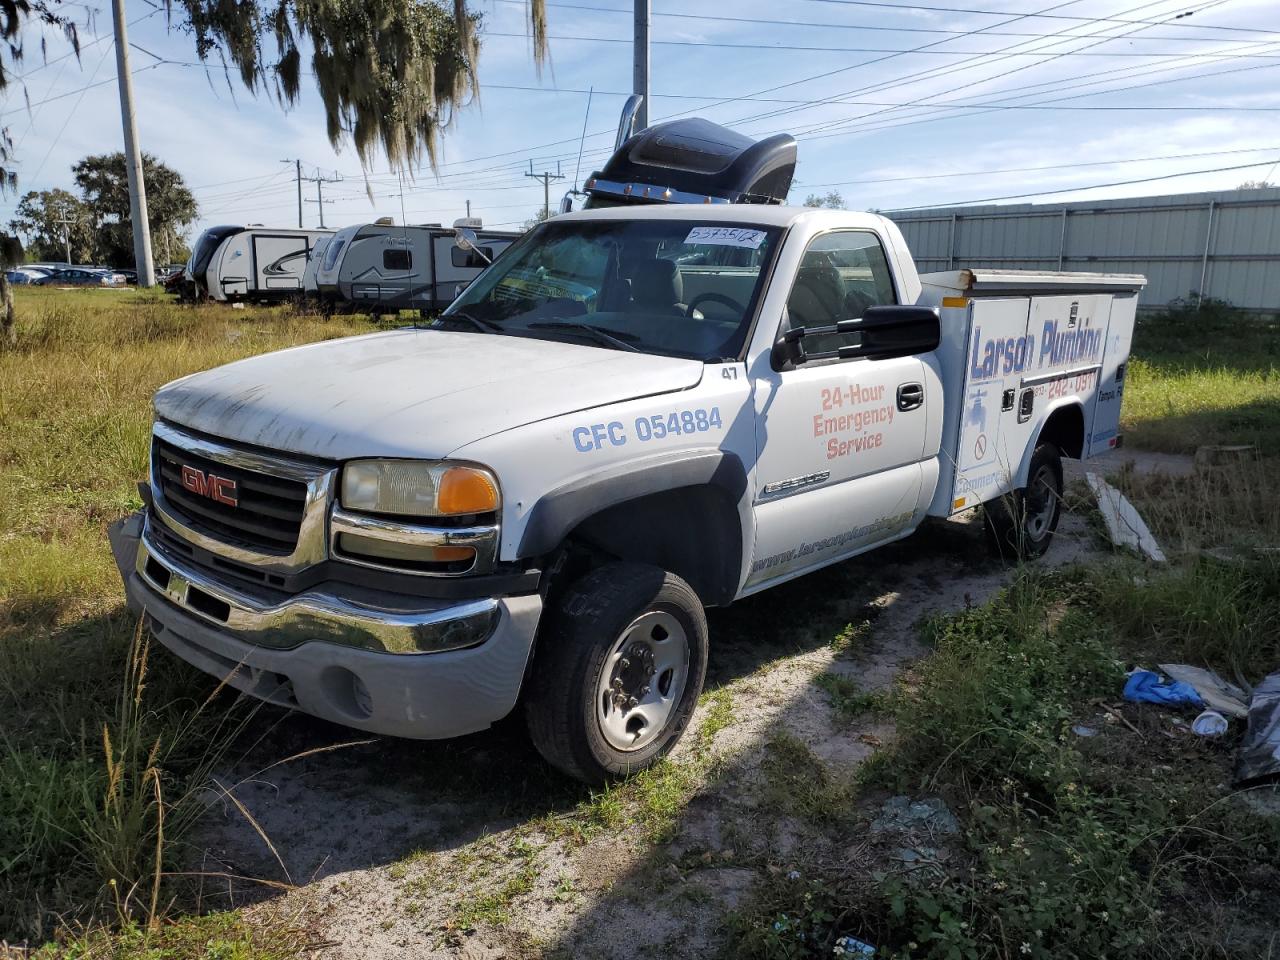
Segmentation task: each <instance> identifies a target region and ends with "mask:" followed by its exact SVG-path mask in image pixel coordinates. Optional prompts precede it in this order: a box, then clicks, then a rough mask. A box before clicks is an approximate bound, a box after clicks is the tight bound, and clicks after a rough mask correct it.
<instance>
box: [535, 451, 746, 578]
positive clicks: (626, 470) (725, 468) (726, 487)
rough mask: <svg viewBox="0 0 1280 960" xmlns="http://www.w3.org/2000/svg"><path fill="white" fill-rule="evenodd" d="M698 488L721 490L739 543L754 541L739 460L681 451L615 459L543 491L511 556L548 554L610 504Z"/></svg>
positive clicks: (730, 455)
mask: <svg viewBox="0 0 1280 960" xmlns="http://www.w3.org/2000/svg"><path fill="white" fill-rule="evenodd" d="M701 486H710V487H714V488H716V489H718V490H721V491H722V492H723V493H724V494H725V495H726V496H727V497H728V498H729V502H730V503H733V504H735V505H736V506H737V510H738V518H739V520H740V522H741V524H742V540H743V543H744V544H749V543H751V542H753V540H754V534H755V530H754V522H753V515H752V512H751V497H750V496H749V494H748V489H749V485H748V482H747V470H746V467H745V466H744V465H743V463H742V460H741V459H739V457H738V456H737V454H735V453H732V452H728V451H724V450H719V449H714V448H711V449H686V450H675V451H671V452H670V453H662V454H656V455H654V456H650V457H644V458H642V459H638V460H630V461H626V462H623V463H615V464H612V465H609V466H606V467H604V468H603V469H601V470H599V471H597V472H595V473H590V474H587V475H586V476H582V477H577V478H575V479H574V480H571V481H569V482H568V483H565V484H563V485H561V486H559V487H556V488H555V489H553V490H550V491H548V492H547V493H545V494H543V495H542V496H541V497H539V498H538V500H537V502H536V503H535V504H534V505H533V507H532V509H531V510H530V511H529V518H528V521H527V522H526V524H525V527H524V532H523V534H522V535H521V538H520V544H519V547H518V548H517V550H516V556H517V558H519V559H527V558H533V557H539V556H543V555H545V554H547V553H549V552H551V551H552V550H554V549H555V548H556V547H557V546H558V545H559V544H560V543H561V542H562V541H563V540H564V538H565V537H566V536H568V534H569V533H570V532H571V531H572V530H573V529H574V528H575V527H577V526H578V525H579V524H580V523H582V521H584V520H586V519H587V518H588V517H591V516H593V515H595V514H597V513H599V512H601V511H602V510H607V509H608V508H609V507H614V506H617V505H618V504H621V503H626V502H627V501H628V500H635V499H638V498H639V497H644V496H648V495H650V494H654V493H663V492H666V491H668V490H676V489H679V488H681V487H701ZM746 552H749V551H745V550H744V553H746Z"/></svg>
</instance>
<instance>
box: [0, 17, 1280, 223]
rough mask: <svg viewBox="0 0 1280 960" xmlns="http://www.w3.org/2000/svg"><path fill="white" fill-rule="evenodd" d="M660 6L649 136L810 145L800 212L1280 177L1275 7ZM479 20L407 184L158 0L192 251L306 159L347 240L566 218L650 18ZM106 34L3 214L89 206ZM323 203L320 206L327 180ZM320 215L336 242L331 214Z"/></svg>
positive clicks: (1088, 194) (160, 122) (143, 86)
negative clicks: (571, 191)
mask: <svg viewBox="0 0 1280 960" xmlns="http://www.w3.org/2000/svg"><path fill="white" fill-rule="evenodd" d="M652 4H653V21H652V23H653V26H652V32H651V37H652V40H653V41H654V42H653V45H652V69H651V89H652V99H651V106H650V121H651V122H658V121H661V120H663V119H667V118H671V117H676V116H705V117H708V118H709V119H712V120H714V121H716V122H718V123H723V124H725V125H727V126H730V127H733V128H734V129H737V130H739V131H741V132H742V133H745V134H747V135H749V136H753V137H757V138H758V137H762V136H765V135H769V134H773V133H777V132H788V133H792V134H794V135H795V136H796V137H797V139H798V140H799V142H800V146H799V164H798V167H797V170H796V182H795V185H794V187H793V189H792V193H791V202H793V203H799V202H802V201H803V200H804V198H805V196H806V195H808V194H810V193H826V192H827V191H828V190H837V191H839V192H840V193H841V195H842V197H843V199H844V201H845V204H846V205H847V206H848V207H849V208H850V209H859V210H861V209H881V210H893V209H904V208H908V207H921V206H942V205H949V204H953V203H961V202H969V201H979V200H984V201H985V200H989V199H991V198H1000V197H1014V196H1018V197H1019V198H1020V199H1019V200H1018V201H1017V202H1023V203H1025V202H1029V201H1031V202H1045V203H1052V202H1059V201H1068V200H1084V199H1103V198H1112V197H1126V196H1151V195H1159V194H1166V193H1187V192H1194V191H1200V190H1219V189H1230V188H1233V187H1235V186H1237V185H1239V184H1240V183H1241V182H1243V181H1246V180H1260V179H1266V178H1270V179H1271V180H1272V181H1273V182H1274V181H1276V180H1280V92H1278V91H1280V84H1277V80H1278V79H1280V6H1277V3H1276V0H1200V2H1196V3H1194V4H1190V5H1189V4H1188V3H1187V0H1154V2H1145V3H1139V2H1136V0H1065V2H1064V0H1057V2H1053V0H920V2H919V3H908V2H905V0H878V2H869V0H788V2H786V3H777V2H773V3H766V2H762V0H736V2H734V3H732V4H728V3H723V2H715V0H652ZM471 7H472V9H474V10H475V11H477V12H479V13H481V14H482V15H483V25H482V28H481V42H482V51H481V55H480V65H479V77H480V97H479V100H478V101H477V102H475V103H473V104H472V105H471V106H469V107H467V108H466V109H464V110H463V111H461V113H460V114H459V116H458V117H457V120H456V123H455V124H454V125H453V126H452V127H450V128H449V129H448V130H447V131H446V133H445V135H444V138H443V146H442V149H441V151H440V155H439V157H438V166H437V168H436V169H435V170H434V171H433V170H431V169H429V168H426V169H422V170H415V171H410V172H408V173H401V174H397V173H396V172H393V171H391V170H390V169H389V167H388V165H387V163H386V161H385V159H384V158H381V157H377V158H375V159H374V160H373V161H372V162H371V164H370V165H369V167H368V169H363V168H362V166H361V163H360V160H359V158H358V157H357V156H356V154H355V151H354V149H353V148H352V147H351V146H350V144H338V145H336V146H335V145H333V144H331V143H330V142H329V139H328V137H327V135H326V133H325V123H324V116H323V112H322V110H321V108H320V104H319V99H318V97H317V96H316V95H315V94H314V93H313V91H312V90H311V89H310V87H309V86H308V81H309V78H308V77H307V76H305V75H304V77H303V88H304V94H303V97H302V100H301V102H300V103H298V104H297V105H296V106H295V107H294V108H292V109H289V110H285V109H283V108H281V106H280V105H279V104H278V103H277V102H276V101H275V100H274V99H272V98H270V97H268V96H265V95H259V96H256V97H255V96H254V95H253V94H251V93H249V92H248V91H246V90H245V89H244V88H243V87H242V86H240V84H239V81H238V80H236V79H231V80H228V78H227V77H226V76H225V75H224V74H223V72H222V70H221V68H220V67H219V66H216V65H211V66H210V67H209V68H208V69H206V68H204V67H202V66H200V65H199V63H198V62H197V56H196V52H195V48H194V43H193V41H192V39H191V37H190V36H188V35H186V34H184V33H182V32H181V31H179V30H177V29H172V30H171V29H170V28H169V27H168V26H167V24H166V21H165V15H164V13H163V12H161V11H160V10H159V9H157V8H156V7H155V6H153V5H152V2H151V0H127V7H126V16H127V18H128V20H129V21H130V23H131V26H130V27H129V39H130V42H131V44H132V46H133V49H132V52H131V57H132V68H133V72H134V88H135V97H136V103H137V113H138V128H139V136H140V140H141V144H142V146H143V149H145V150H146V151H147V152H148V153H151V154H154V155H155V156H157V157H158V158H159V159H160V160H162V161H163V162H164V163H166V164H168V165H169V166H171V167H173V168H175V169H176V170H177V171H178V172H179V173H181V174H182V176H183V177H184V178H185V180H186V182H187V184H188V185H189V186H190V187H191V188H192V190H193V192H194V193H195V195H196V199H197V201H198V202H199V204H200V219H199V220H198V221H197V223H196V224H195V225H194V226H193V230H192V236H193V237H194V235H195V233H196V232H198V231H199V230H200V229H203V227H205V226H208V225H210V224H215V223H262V224H266V225H271V226H292V225H296V223H297V216H298V214H297V198H296V193H295V189H296V187H295V181H294V172H295V168H294V164H293V161H294V160H295V159H301V160H302V163H303V173H304V175H306V176H309V177H310V176H315V175H317V174H319V175H322V176H324V177H328V178H334V177H338V178H340V179H339V180H338V181H337V182H332V183H326V184H324V186H323V190H324V196H325V198H326V201H329V200H332V201H333V202H331V203H330V202H326V203H325V204H324V220H325V224H326V225H327V226H330V227H334V226H341V225H344V224H348V223H358V222H365V221H369V220H373V219H375V218H377V217H379V216H391V217H394V218H395V221H396V222H397V223H400V222H408V223H423V222H441V223H446V224H448V223H452V222H453V220H454V219H456V218H457V217H460V216H463V215H464V214H465V213H466V203H467V201H468V200H470V201H471V212H472V215H473V216H478V217H481V218H482V219H483V220H484V223H485V225H486V226H503V227H518V226H519V225H520V224H521V223H523V222H524V221H526V220H527V219H529V218H530V217H531V216H533V215H534V213H535V212H536V210H537V209H538V208H540V207H541V205H542V200H543V188H542V185H541V183H540V182H538V181H535V180H533V179H531V178H529V177H527V176H525V175H524V174H525V173H526V172H528V171H529V169H530V165H531V164H532V169H533V171H534V172H535V173H541V172H543V171H547V170H551V171H556V170H559V171H560V172H561V173H562V174H563V175H564V177H565V179H564V180H563V181H559V182H556V183H553V184H552V186H551V191H552V193H551V202H552V206H553V207H554V206H555V204H556V202H557V200H558V198H559V197H560V195H562V194H563V192H564V190H565V189H567V188H568V187H569V186H570V185H572V184H574V183H580V182H581V181H582V180H583V179H585V178H586V177H587V176H588V175H589V174H590V173H591V171H592V170H594V169H597V168H598V166H599V165H601V164H602V163H603V161H604V159H605V158H606V157H607V155H608V153H609V149H610V147H611V145H612V143H613V137H614V132H615V131H616V128H617V123H618V113H619V110H620V108H621V106H622V104H623V101H624V100H625V98H626V95H627V94H628V93H629V92H630V88H631V63H632V61H631V27H632V19H631V6H630V5H629V4H628V3H627V2H626V0H548V33H549V35H550V37H551V41H550V46H551V63H550V65H549V66H548V67H546V68H544V69H543V71H542V72H541V74H539V73H538V71H537V70H536V69H535V67H534V64H533V58H532V52H531V51H532V47H531V43H530V40H529V38H528V35H527V22H528V20H527V18H528V14H527V8H526V6H525V3H524V2H523V0H473V2H472V3H471ZM1189 10H1190V11H1194V13H1193V14H1192V15H1190V16H1183V17H1181V18H1180V19H1177V20H1176V21H1170V18H1172V17H1174V16H1176V15H1178V14H1183V13H1186V12H1187V11H1189ZM959 11H964V12H959ZM1032 14H1041V15H1040V16H1034V15H1032ZM1046 14H1051V15H1046ZM110 33H111V11H110V5H109V4H104V5H103V6H101V8H100V9H99V10H98V11H97V12H96V13H95V14H94V15H92V17H91V18H88V19H87V20H86V21H85V22H84V25H83V26H82V29H81V37H82V45H83V50H82V53H81V56H80V58H79V59H78V60H77V58H75V57H74V56H72V57H64V54H65V53H66V52H67V51H68V50H69V49H70V48H69V46H68V45H67V44H66V43H65V41H64V40H63V39H62V38H61V37H60V36H58V35H56V34H50V35H49V36H48V37H47V38H46V39H47V52H46V53H45V55H44V57H42V55H41V52H40V40H41V37H40V34H39V30H38V29H36V28H33V29H30V30H28V31H27V32H26V34H25V35H24V38H23V39H24V43H25V47H26V51H27V53H26V56H25V58H24V61H23V63H22V64H20V65H19V68H18V73H19V74H20V75H21V77H22V79H21V80H20V81H18V82H14V83H12V84H11V85H10V87H9V89H8V90H7V91H6V94H5V96H4V98H3V103H0V125H3V126H6V127H7V128H8V130H9V134H10V136H11V137H12V138H13V141H14V145H15V148H16V153H17V160H18V162H17V165H16V170H17V173H18V177H19V184H18V190H17V193H16V194H10V195H6V196H4V197H0V222H6V221H7V220H8V218H9V217H10V216H11V215H12V212H13V208H14V206H15V205H16V201H17V198H18V197H20V196H21V195H22V194H23V193H25V192H26V191H28V190H41V189H50V188H54V187H63V188H68V189H74V187H73V184H72V180H71V173H70V168H71V165H72V164H73V163H75V162H76V161H77V160H79V159H80V158H81V157H83V156H86V155H88V154H91V153H104V152H108V151H115V150H120V149H121V148H122V142H123V140H122V132H121V124H120V106H119V99H118V93H117V89H116V84H115V82H114V80H113V78H114V77H115V56H114V49H113V43H112V41H111V39H110ZM99 38H101V39H99ZM95 41H96V42H95ZM46 58H47V62H46ZM59 58H61V59H59ZM91 85H92V86H91ZM24 88H25V91H24ZM589 90H593V91H594V93H592V94H590V95H589V93H588V91H589ZM28 101H29V102H30V104H31V107H30V108H28V107H27V102H28ZM588 107H589V109H588ZM584 130H585V133H586V136H585V139H583V133H584ZM580 149H581V151H582V156H581V159H580V160H579V150H580ZM1228 167H1229V168H1234V169H1221V168H1228ZM1210 170H1217V171H1218V172H1198V173H1197V172H1196V171H1210ZM1183 173H1189V174H1191V175H1187V176H1176V177H1174V176H1170V175H1173V174H1183ZM1157 177H1161V178H1165V179H1159V180H1154V179H1150V178H1157ZM1138 180H1142V181H1145V182H1140V183H1122V184H1120V185H1116V186H1100V185H1103V184H1118V183H1120V182H1121V181H1138ZM303 186H304V196H305V197H306V198H307V199H308V200H314V199H315V197H316V186H315V184H314V183H309V182H308V183H304V185H303ZM370 195H372V196H370ZM1028 195H1030V196H1028ZM304 207H305V209H304V211H303V217H304V223H305V224H306V225H307V226H314V225H316V224H317V223H318V216H317V211H318V207H319V204H317V203H315V202H307V203H305V204H304Z"/></svg>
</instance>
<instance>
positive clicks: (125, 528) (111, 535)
mask: <svg viewBox="0 0 1280 960" xmlns="http://www.w3.org/2000/svg"><path fill="white" fill-rule="evenodd" d="M107 539H108V540H109V541H110V542H111V556H113V557H114V558H115V561H116V569H117V570H119V571H120V582H121V583H122V584H123V585H124V595H125V600H126V601H127V602H128V604H129V609H130V610H132V611H133V612H134V614H136V615H137V616H141V615H142V604H141V603H139V602H138V601H137V600H135V599H134V598H133V596H132V595H131V594H130V593H129V577H130V575H132V573H133V567H134V564H135V563H136V562H137V559H138V541H139V540H141V539H142V511H141V510H139V511H138V512H137V513H132V514H130V515H129V516H127V517H124V518H122V519H120V520H117V521H116V522H115V523H113V524H111V526H109V527H107Z"/></svg>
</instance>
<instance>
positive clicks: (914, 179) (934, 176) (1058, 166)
mask: <svg viewBox="0 0 1280 960" xmlns="http://www.w3.org/2000/svg"><path fill="white" fill-rule="evenodd" d="M1277 150H1280V146H1273V147H1249V148H1248V149H1242V150H1209V151H1207V152H1202V153H1178V154H1167V155H1165V156H1160V157H1127V158H1124V159H1120V160H1090V161H1087V162H1083V163H1052V164H1049V165H1047V166H1040V167H1005V168H1003V169H999V170H966V171H964V172H962V173H928V174H914V175H912V176H909V177H878V178H875V179H869V180H835V181H831V182H827V183H803V184H796V186H802V187H804V188H805V189H806V190H811V189H814V188H817V187H852V186H861V185H863V184H869V183H905V182H911V183H918V182H920V181H921V180H950V179H953V178H957V177H986V176H994V175H995V174H999V173H1038V172H1040V171H1042V170H1074V169H1076V168H1078V167H1109V166H1115V165H1118V164H1122V163H1153V162H1156V161H1160V160H1194V159H1200V158H1202V157H1222V156H1230V155H1233V154H1241V153H1273V152H1275V151H1277Z"/></svg>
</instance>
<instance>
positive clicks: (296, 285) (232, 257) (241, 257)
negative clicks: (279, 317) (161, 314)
mask: <svg viewBox="0 0 1280 960" xmlns="http://www.w3.org/2000/svg"><path fill="white" fill-rule="evenodd" d="M332 234H333V231H332V230H298V229H294V228H289V227H285V228H267V227H262V226H249V227H238V226H221V227H210V228H209V229H208V230H206V231H205V232H204V233H202V234H201V235H200V239H199V240H197V241H196V245H195V248H194V249H193V250H192V252H191V260H190V261H189V262H188V264H187V271H186V274H187V277H188V279H189V280H190V281H191V285H192V292H193V294H194V296H195V298H196V299H205V298H208V299H212V300H284V299H288V298H289V297H294V296H297V295H298V294H300V293H301V292H302V273H303V270H304V269H305V268H306V265H307V254H308V253H309V252H310V250H311V248H312V247H313V246H314V245H315V243H316V241H317V240H319V239H320V238H321V237H328V236H331V235H332Z"/></svg>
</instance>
